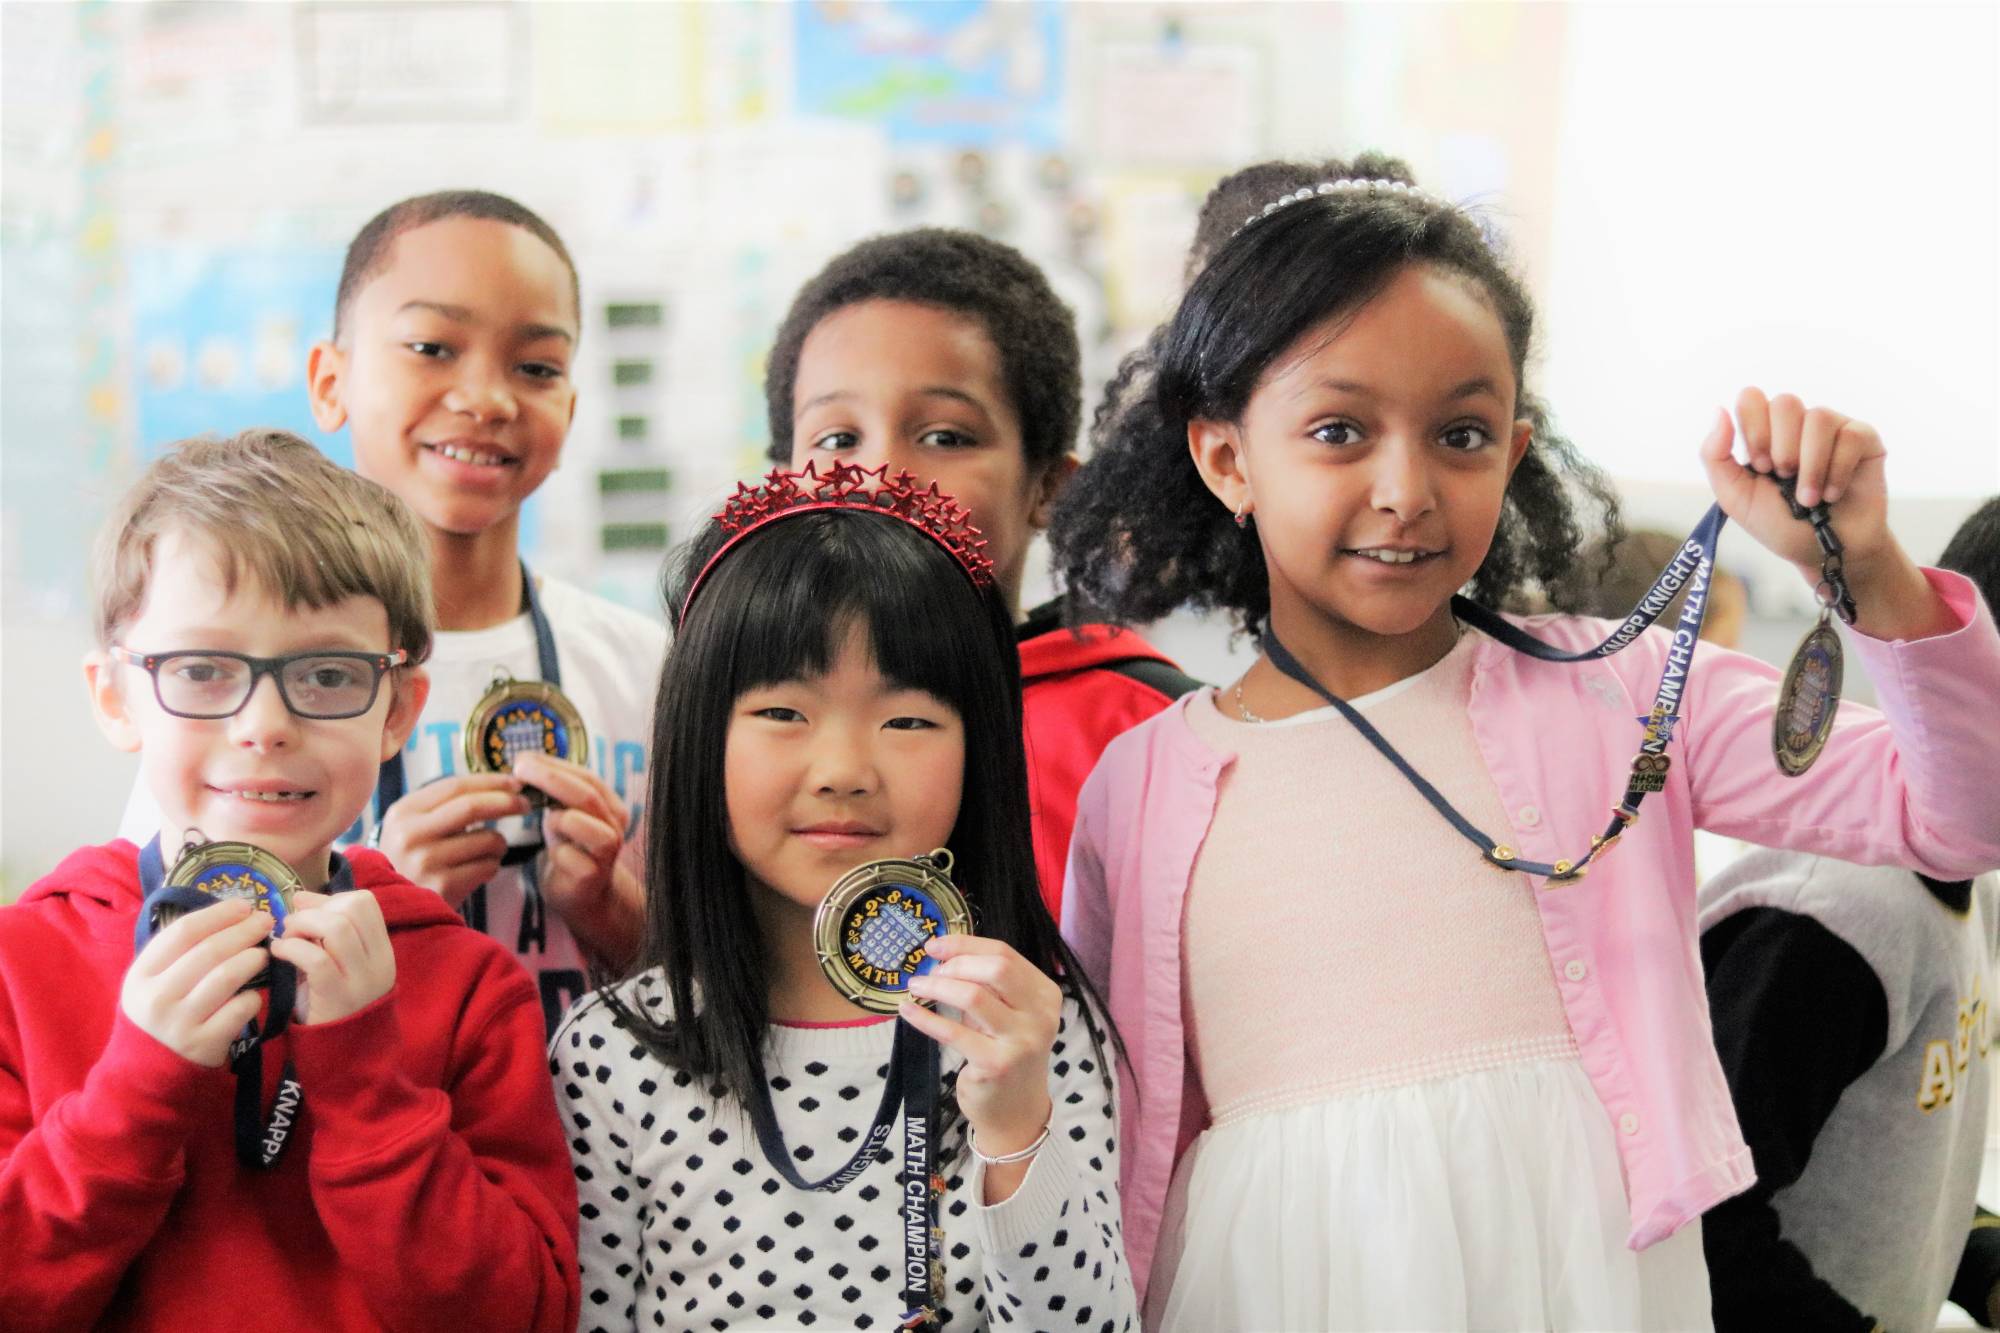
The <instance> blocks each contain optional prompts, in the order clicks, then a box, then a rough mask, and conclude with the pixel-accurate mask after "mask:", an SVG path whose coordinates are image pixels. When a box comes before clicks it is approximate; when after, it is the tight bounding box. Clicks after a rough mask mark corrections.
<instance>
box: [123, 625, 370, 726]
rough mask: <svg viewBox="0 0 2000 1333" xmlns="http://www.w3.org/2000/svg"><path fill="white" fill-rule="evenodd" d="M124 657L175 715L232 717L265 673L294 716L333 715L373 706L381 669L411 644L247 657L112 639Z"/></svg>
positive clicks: (204, 718)
mask: <svg viewBox="0 0 2000 1333" xmlns="http://www.w3.org/2000/svg"><path fill="white" fill-rule="evenodd" d="M110 651H111V655H112V656H113V657H115V658H117V659H118V660H119V661H121V662H130V663H131V664H132V665H133V666H136V667H144V668H145V670H146V674H147V675H149V676H151V677H152V678H153V697H154V698H155V699H158V700H159V701H160V707H161V708H163V709H165V710H166V711H167V712H169V713H172V714H173V715H174V716H175V717H184V718H189V719H191V720H194V721H197V722H215V721H219V720H221V719H222V718H225V717H235V716H236V715H237V714H238V713H240V712H242V711H243V705H245V704H247V703H249V702H250V696H251V695H252V694H254V693H256V690H257V680H258V677H260V676H265V675H268V676H270V677H271V679H273V680H275V681H276V682H277V683H278V697H279V698H280V699H283V700H284V701H285V707H286V708H288V709H290V710H291V712H292V715H293V716H294V717H303V718H311V719H313V720H315V721H321V722H334V721H338V720H339V719H341V718H347V717H360V716H361V715H362V714H363V713H365V712H367V711H368V710H369V709H371V708H373V707H374V706H375V695H376V694H377V692H379V691H380V690H381V688H382V677H383V675H384V674H385V673H387V672H388V671H390V670H392V669H393V668H395V667H399V666H402V665H403V664H404V663H405V662H407V661H409V660H410V654H409V650H408V649H405V648H398V649H397V650H396V651H395V652H393V653H344V652H331V651H320V652H309V653H286V654H285V655H284V656H283V657H251V656H248V655H247V654H244V653H226V652H221V651H215V650H208V649H200V650H195V651H191V652H179V653H135V652H133V651H132V650H131V649H130V648H121V647H119V646H117V645H116V644H113V645H112V647H111V650H110Z"/></svg>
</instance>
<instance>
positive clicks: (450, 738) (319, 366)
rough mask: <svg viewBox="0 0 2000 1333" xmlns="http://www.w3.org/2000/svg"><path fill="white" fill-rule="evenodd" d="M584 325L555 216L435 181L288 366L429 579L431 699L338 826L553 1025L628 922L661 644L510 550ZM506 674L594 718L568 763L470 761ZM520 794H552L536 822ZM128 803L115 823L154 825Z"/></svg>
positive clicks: (381, 226)
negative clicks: (405, 880) (488, 704)
mask: <svg viewBox="0 0 2000 1333" xmlns="http://www.w3.org/2000/svg"><path fill="white" fill-rule="evenodd" d="M580 333H581V301H580V297H579V290H578V283H577V277H576V267H575V264H574V262H573V261H572V260H571V258H570V255H569V251H568V249H567V248H566V247H565V246H564V245H563V243H562V240H561V238H560V237H559V236H557V235H556V233H555V231H554V230H553V229H552V228H551V227H550V226H549V225H548V224H547V223H546V222H544V221H543V220H542V219H541V218H540V217H538V216H536V215H535V214H534V213H533V212H531V211H529V210H528V209H526V208H524V207H522V206H521V205H520V204H517V203H515V202H514V201H512V200H510V199H506V198H503V197H501V196H499V195H493V194H486V193H482V192H478V191H447V192H443V193H438V194H429V195H423V196H419V197H417V198H414V199H406V200H404V201H402V202H401V203H398V204H395V205H392V206H391V207H389V208H387V209H385V210H384V211H383V212H381V213H380V214H378V215H377V216H376V217H375V218H374V219H373V220H371V221H370V222H369V223H368V224H367V225H366V226H364V227H363V228H362V229H361V230H360V232H359V233H357V234H356V236H355V238H354V240H353V242H352V243H351V244H350V245H349V247H348V251H347V259H346V263H345V265H344V267H343V269H342V271H341V278H340V289H339V294H338V296H337V298H336V301H335V308H334V328H333V337H332V339H331V340H329V341H325V342H320V343H317V344H315V345H314V346H313V348H312V351H311V353H310V355H309V358H308V360H307V364H306V379H307V389H308V392H309V393H310V395H311V398H312V408H313V416H314V418H315V420H316V421H317V422H318V423H319V425H320V428H321V429H323V430H329V431H331V430H338V429H340V428H341V427H342V426H346V427H348V428H349V429H350V430H351V432H352V438H353V442H354V459H355V470H356V471H358V472H360V473H361V474H362V475H363V476H365V477H368V478H370V479H371V480H373V481H376V482H379V483H380V484H382V485H383V486H385V487H387V488H388V489H389V490H391V491H393V492H395V493H396V495H398V496H399V497H400V498H401V499H402V500H403V501H404V502H405V503H407V504H408V505H409V506H410V508H411V509H413V510H414V511H415V512H416V514H417V517H418V519H419V520H420V521H421V522H422V524H423V526H424V530H425V535H426V536H427V537H428V538H429V543H430V553H431V566H432V579H433V583H434V586H435V589H436V595H437V609H438V626H439V631H440V632H439V634H438V636H437V644H436V648H435V650H434V652H433V654H432V657H431V660H430V663H429V669H430V674H431V681H432V689H431V696H430V701H429V703H428V704H427V706H426V707H425V709H424V712H423V715H422V717H421V718H419V719H418V722H417V725H416V728H415V730H414V731H413V732H412V733H411V735H410V739H409V743H408V744H407V745H406V746H405V747H404V750H403V754H402V756H401V760H400V763H398V762H397V761H394V760H392V761H391V762H390V763H389V764H387V765H384V769H383V773H382V781H381V783H380V784H379V786H378V788H377V793H376V799H375V800H374V801H371V802H370V804H369V807H368V809H367V810H366V811H365V812H364V813H363V816H362V818H361V820H359V821H357V823H356V825H355V827H354V828H353V829H350V830H349V832H348V835H347V839H346V840H348V841H352V840H355V839H361V838H365V839H367V840H368V841H369V842H370V843H372V844H374V845H376V846H379V847H380V848H381V850H382V851H383V852H384V853H386V854H387V855H388V856H389V858H390V860H391V861H392V862H393V863H394V864H395V866H396V868H397V869H398V870H399V871H401V872H402V873H403V874H404V875H406V876H408V877H409V878H410V879H411V880H413V881H415V882H416V883H418V884H421V885H424V886H425V887H427V888H430V889H433V890H435V891H436V892H438V893H440V894H442V895H443V896H444V898H445V899H446V900H447V901H448V902H450V903H452V904H453V905H454V906H455V907H457V908H459V910H460V911H461V912H462V913H463V915H464V916H465V918H466V920H467V921H468V922H470V923H471V924H472V925H473V926H474V927H476V928H478V929H480V930H482V931H484V932H485V933H487V934H489V935H492V936H493V937H494V938H496V939H497V940H499V941H500V942H501V943H502V944H504V945H505V946H506V947H507V948H509V949H511V950H513V951H514V953H515V954H516V955H517V956H518V957H519V958H520V959H521V961H522V963H523V965H524V966H526V967H527V968H528V970H529V972H530V973H531V974H533V975H534V976H535V979H536V981H537V984H538V986H539V989H540V992H541V998H542V1006H543V1011H544V1017H545V1018H546V1020H547V1022H548V1024H549V1027H550V1029H551V1030H553V1029H554V1026H555V1023H556V1021H557V1019H558V1018H560V1016H561V1014H562V1011H563V1010H564V1009H565V1008H566V1007H567V1006H568V1004H569V1002H570V1001H571V1000H573V999H575V998H576V997H578V996H579V995H581V994H583V992H584V991H585V989H586V981H585V973H586V970H587V960H588V959H589V958H592V957H594V958H596V959H598V960H600V961H602V962H605V963H608V964H611V965H613V966H614V967H615V966H616V965H618V964H621V963H623V962H624V961H625V959H626V958H627V957H628V956H629V955H630V953H631V950H632V948H633V946H634V944H635V943H636V940H637V936H638V931H639V925H640V920H641V913H642V906H641V904H642V901H643V894H642V890H641V888H640V876H641V872H642V865H641V849H640V847H639V845H638V843H637V842H636V841H635V840H634V837H633V835H634V834H635V833H636V831H637V829H638V827H639V824H640V820H641V817H642V814H643V810H644V805H645V799H646V785H647V780H648V774H647V768H648V759H649V755H648V746H649V744H650V740H651V731H652V727H651V718H652V706H653V693H654V687H655V683H656V682H657V680H658V677H659V670H660V663H661V661H662V659H663V658H664V656H665V653H666V643H667V638H666V631H665V629H664V628H663V627H662V626H660V625H659V624H657V623H655V622H653V621H651V620H649V619H647V618H646V617H644V616H642V615H638V614H636V613H634V612H632V611H628V610H626V609H624V608H621V607H618V606H616V605H614V604H612V603H610V602H607V601H605V600H604V599H602V598H599V597H595V596H592V595H590V594H588V593H585V592H583V591H581V590H580V589H577V588H574V587H570V586H568V585H566V584H562V583H558V582H555V581H553V580H549V579H545V578H540V577H535V578H532V579H530V578H529V577H528V576H527V571H526V568H525V566H524V565H523V564H522V562H521V556H520V551H519V543H518V536H519V526H520V509H521V504H522V502H523V501H525V500H526V499H527V498H528V496H530V495H532V494H533V493H534V491H535V489H536V488H537V487H539V486H540V485H541V484H542V482H543V481H544V480H545V479H546V478H547V477H548V475H549V473H550V472H551V471H553V470H554V469H555V467H556V465H557V463H558V461H559V459H560V457H561V454H562V446H563V440H564V438H565V436H566V435H567V434H568V432H569V426H570V421H571V419H572V417H573V416H574V414H575V410H576V386H575V385H574V384H573V383H572V382H571V379H570V366H571V363H572V361H573V359H574V356H575V351H576V345H577V340H578V337H579V335H580ZM543 627H546V633H544V632H542V631H543ZM551 668H552V669H551ZM501 676H512V677H514V678H515V679H517V680H538V679H540V680H549V679H557V678H559V680H558V683H559V686H560V689H561V691H562V693H563V694H564V695H565V696H567V697H568V698H569V699H570V700H571V701H572V702H573V703H574V704H575V705H576V709H577V711H578V713H579V714H580V715H581V717H582V721H583V723H584V727H585V731H586V733H587V735H588V757H587V761H586V763H585V764H575V763H570V762H567V761H564V760H559V759H554V758H550V757H548V756H546V755H542V754H532V753H531V754H527V755H523V756H521V757H519V758H518V759H516V760H515V761H514V763H513V771H512V772H490V773H473V772H468V771H467V768H468V765H467V761H466V744H465V734H464V733H465V728H466V724H467V722H468V720H469V718H470V716H471V714H472V712H473V710H474V708H475V707H476V705H477V704H478V703H479V701H480V699H481V698H482V697H483V696H484V695H485V694H486V693H487V691H488V689H489V688H490V687H491V686H492V685H493V683H494V681H495V680H496V679H497V678H499V677H501ZM530 788H532V789H533V790H534V791H538V792H542V793H546V794H547V795H548V797H550V798H551V800H552V804H551V805H550V807H549V808H548V810H547V811H546V812H544V813H542V814H541V815H540V818H539V821H538V822H539V830H537V827H536V825H537V821H536V820H535V818H534V817H533V813H532V809H533V808H532V806H531V804H530V800H529V795H528V794H527V789H530ZM138 806H139V802H138V801H137V800H135V807H134V809H133V810H131V811H129V812H128V815H127V820H126V826H125V829H124V830H123V831H125V832H127V833H129V834H133V835H140V834H145V835H150V832H151V827H152V823H153V817H152V812H151V811H150V810H143V809H140V808H138ZM496 821H497V823H496ZM538 843H542V844H545V845H543V846H541V847H540V849H539V850H537V844H538Z"/></svg>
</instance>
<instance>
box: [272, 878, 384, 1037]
mask: <svg viewBox="0 0 2000 1333" xmlns="http://www.w3.org/2000/svg"><path fill="white" fill-rule="evenodd" d="M271 956H272V957H273V958H278V959H282V960H284V961H285V962H287V963H290V964H291V965H292V966H294V967H296V968H297V969H298V970H299V990H298V998H297V999H296V1000H294V1001H293V1003H292V1021H293V1022H294V1023H303V1024H306V1025H308V1026H310V1025H312V1024H316V1023H331V1022H334V1021H335V1020H337V1019H342V1018H346V1017H347V1016H348V1015H349V1014H352V1013H355V1012H357V1011H358V1010H361V1009H365V1008H367V1007H368V1006H369V1005H371V1004H373V1003H375V1001H377V1000H379V999H381V998H382V997H383V996H384V995H387V994H388V993H389V989H390V987H392V986H394V985H395V984H396V954H395V951H394V950H393V949H392V948H391V947H390V945H389V926H388V923H387V922H386V921H384V920H383V918H382V905H381V904H380V903H378V902H376V901H375V895H374V894H372V893H370V892H368V891H367V890H366V889H350V890H348V891H347V892H345V893H338V894H331V895H329V894H324V893H309V892H301V893H297V894H294V895H293V897H292V910H291V913H290V915H288V916H287V917H286V918H285V933H284V935H283V936H282V937H281V938H279V939H275V940H272V941H271Z"/></svg>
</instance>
